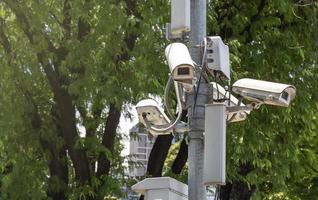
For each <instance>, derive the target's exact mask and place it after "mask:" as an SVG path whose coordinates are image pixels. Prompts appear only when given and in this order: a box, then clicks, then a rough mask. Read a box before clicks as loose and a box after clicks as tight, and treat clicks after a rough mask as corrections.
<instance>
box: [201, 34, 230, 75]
mask: <svg viewBox="0 0 318 200" xmlns="http://www.w3.org/2000/svg"><path fill="white" fill-rule="evenodd" d="M206 50H207V52H206V53H207V54H206V59H207V68H208V71H209V72H210V73H211V74H212V75H214V72H217V73H220V74H221V77H224V78H225V79H227V80H230V79H231V75H230V73H231V72H230V53H229V47H228V46H227V45H225V44H224V43H223V41H222V39H221V37H220V36H213V37H207V46H206Z"/></svg>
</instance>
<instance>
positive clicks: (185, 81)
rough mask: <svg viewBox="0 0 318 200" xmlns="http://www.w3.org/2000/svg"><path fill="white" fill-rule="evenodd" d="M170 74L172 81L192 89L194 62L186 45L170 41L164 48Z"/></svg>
mask: <svg viewBox="0 0 318 200" xmlns="http://www.w3.org/2000/svg"><path fill="white" fill-rule="evenodd" d="M165 55H166V59H167V61H168V65H169V69H170V72H171V76H172V78H173V80H174V81H177V82H179V83H181V84H182V86H183V87H184V88H185V89H186V90H187V91H191V90H192V87H193V86H192V85H193V77H194V64H193V61H192V58H191V56H190V53H189V50H188V48H187V46H186V45H184V44H182V43H178V42H176V43H172V44H170V45H168V46H167V47H166V49H165Z"/></svg>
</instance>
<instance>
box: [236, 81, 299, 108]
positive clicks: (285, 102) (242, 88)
mask: <svg viewBox="0 0 318 200" xmlns="http://www.w3.org/2000/svg"><path fill="white" fill-rule="evenodd" d="M232 91H233V92H235V93H237V94H239V95H241V96H243V97H244V98H245V99H248V100H250V101H252V102H254V103H256V104H270V105H275V106H283V107H287V106H289V104H290V102H291V101H292V100H293V99H294V98H295V95H296V88H295V86H292V85H287V84H282V83H275V82H269V81H262V80H256V79H250V78H243V79H240V80H238V81H236V82H235V83H234V84H233V86H232Z"/></svg>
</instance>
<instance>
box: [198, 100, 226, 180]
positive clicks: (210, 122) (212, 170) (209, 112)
mask: <svg viewBox="0 0 318 200" xmlns="http://www.w3.org/2000/svg"><path fill="white" fill-rule="evenodd" d="M225 170H226V106H225V105H224V104H223V103H218V104H206V105H205V136H204V167H203V182H204V184H205V185H225V174H226V172H225Z"/></svg>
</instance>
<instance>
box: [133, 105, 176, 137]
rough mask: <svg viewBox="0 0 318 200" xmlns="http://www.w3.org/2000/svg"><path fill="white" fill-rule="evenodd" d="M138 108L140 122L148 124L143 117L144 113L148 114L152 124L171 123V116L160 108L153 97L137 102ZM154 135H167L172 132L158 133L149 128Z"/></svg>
mask: <svg viewBox="0 0 318 200" xmlns="http://www.w3.org/2000/svg"><path fill="white" fill-rule="evenodd" d="M136 110H137V113H138V118H139V122H141V123H143V124H144V125H145V126H146V123H145V121H144V119H143V116H142V115H143V113H145V114H146V117H147V120H148V121H149V122H150V123H151V124H152V125H165V124H168V123H170V120H169V118H168V117H167V115H166V114H165V113H164V111H163V110H162V109H161V108H160V106H159V104H158V103H157V101H155V100H153V99H144V100H141V101H139V102H138V103H137V105H136ZM149 132H150V133H151V134H152V135H166V134H170V132H166V133H157V132H155V131H151V130H149Z"/></svg>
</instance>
